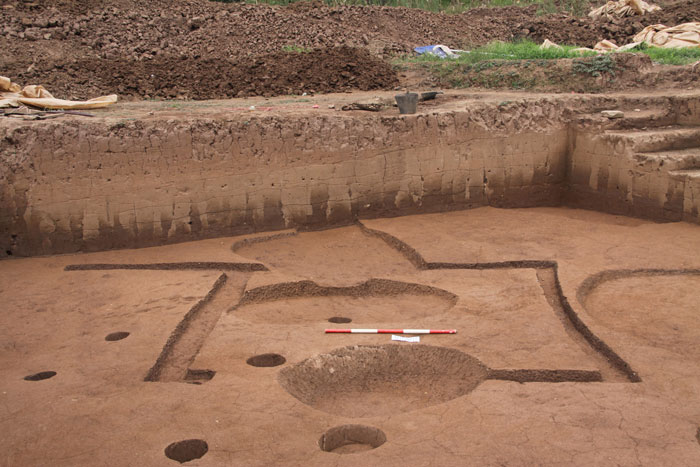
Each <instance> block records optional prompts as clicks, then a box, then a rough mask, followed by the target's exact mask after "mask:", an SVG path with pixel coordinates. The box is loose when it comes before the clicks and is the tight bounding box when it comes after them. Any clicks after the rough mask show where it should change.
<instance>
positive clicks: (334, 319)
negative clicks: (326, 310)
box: [328, 316, 352, 324]
mask: <svg viewBox="0 0 700 467" xmlns="http://www.w3.org/2000/svg"><path fill="white" fill-rule="evenodd" d="M328 322H329V323H336V324H346V323H352V319H350V318H345V317H343V316H334V317H332V318H328Z"/></svg>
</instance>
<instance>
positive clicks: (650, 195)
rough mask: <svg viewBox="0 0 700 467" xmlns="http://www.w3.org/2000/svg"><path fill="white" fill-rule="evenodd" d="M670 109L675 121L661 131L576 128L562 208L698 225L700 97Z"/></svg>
mask: <svg viewBox="0 0 700 467" xmlns="http://www.w3.org/2000/svg"><path fill="white" fill-rule="evenodd" d="M667 105H669V106H670V107H671V110H672V111H673V112H672V113H671V114H670V117H671V118H670V120H669V119H668V117H667V118H666V119H665V120H664V121H663V122H661V123H662V124H660V125H659V126H658V127H656V126H653V125H650V126H648V127H647V126H643V127H642V128H641V129H640V128H631V129H628V131H627V132H626V131H624V130H623V131H615V130H612V131H611V132H604V131H600V128H597V127H590V128H576V129H575V130H574V131H573V134H572V136H571V138H572V150H571V154H570V157H569V162H568V164H567V166H568V169H567V181H566V184H567V190H566V194H565V197H564V204H566V205H568V206H572V207H577V208H585V209H595V210H601V211H605V212H610V213H614V214H624V215H628V216H634V217H644V218H649V219H654V220H658V221H687V222H693V223H700V214H699V212H700V98H688V99H682V100H681V99H673V100H671V101H669V102H668V103H667ZM639 126H642V124H640V125H639ZM640 130H641V131H640Z"/></svg>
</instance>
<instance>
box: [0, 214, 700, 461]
mask: <svg viewBox="0 0 700 467" xmlns="http://www.w3.org/2000/svg"><path fill="white" fill-rule="evenodd" d="M699 230H700V227H699V226H697V225H691V224H687V223H673V224H655V223H652V222H648V221H643V220H638V219H631V218H626V217H621V216H613V215H607V214H601V213H595V212H590V211H579V210H573V209H561V208H535V209H511V210H500V209H494V208H480V209H474V210H471V211H462V212H453V213H443V214H430V215H419V216H408V217H399V218H393V219H375V220H368V221H363V226H362V228H360V227H358V226H351V227H345V228H340V229H334V230H325V231H319V232H309V233H299V234H295V233H294V232H286V233H285V234H284V235H280V234H274V235H271V236H270V238H269V239H266V238H265V235H264V234H257V235H256V236H254V237H253V238H255V239H256V240H255V241H247V242H240V240H241V237H238V238H221V239H212V240H203V241H199V242H192V243H181V244H177V245H170V246H162V247H156V248H146V249H140V250H121V251H108V252H101V253H90V254H82V255H64V256H58V257H44V258H30V259H19V260H7V261H2V262H0V298H1V299H2V303H3V313H2V314H0V344H1V345H2V347H1V348H2V352H0V368H2V370H1V374H2V378H0V398H1V399H0V400H1V401H2V404H0V408H1V409H0V410H1V412H0V431H1V432H2V433H3V436H2V437H0V449H1V450H2V452H3V456H2V458H1V459H0V464H2V465H8V466H11V465H12V466H14V465H47V464H51V465H57V466H62V465H71V466H81V465H91V466H92V465H148V466H150V465H177V464H176V461H177V462H185V461H189V460H192V464H191V465H202V466H205V465H212V466H213V465H246V466H248V465H250V466H267V465H299V466H302V465H303V466H316V465H319V466H321V465H323V466H325V465H339V466H348V467H349V466H351V465H367V466H375V465H376V466H392V465H397V466H398V465H404V464H405V459H407V458H410V459H411V463H412V464H414V465H417V466H428V465H445V466H452V465H454V466H458V465H459V466H461V465H465V464H474V465H586V466H588V465H674V466H675V465H681V466H691V465H697V464H698V463H699V462H700V446H699V445H698V442H697V438H696V435H697V432H698V425H700V404H699V403H698V400H700V399H699V398H698V396H699V395H700V378H699V377H698V375H700V368H699V367H698V348H697V341H698V336H699V335H700V322H699V321H698V319H697V316H696V315H697V307H696V303H697V300H698V299H699V298H700V296H699V295H698V287H697V285H698V277H700V256H698V252H700V235H699V234H698V233H699ZM234 243H235V244H236V245H237V247H236V250H235V252H234V251H232V248H231V245H232V244H234ZM400 245H405V246H407V247H410V251H411V252H412V253H411V254H408V253H407V252H408V251H409V250H408V249H405V248H404V249H400V248H398V247H399V246H400ZM659 245H663V248H660V247H659ZM358 252H362V253H363V254H358ZM251 260H259V261H262V262H263V264H264V265H265V266H266V267H267V269H268V270H259V271H257V272H251V271H235V270H231V269H228V270H221V269H217V266H216V264H222V263H223V262H226V263H231V264H238V263H249V262H250V261H251ZM168 261H172V262H178V263H180V264H182V262H196V263H198V264H211V265H212V268H213V269H211V270H205V271H203V270H197V271H192V270H189V271H188V270H169V271H148V270H135V269H134V270H114V269H112V270H79V269H76V268H73V270H66V269H65V267H66V266H68V265H72V264H78V265H89V264H96V263H97V264H110V263H122V264H124V263H127V264H134V265H135V264H138V263H153V262H160V263H164V262H168ZM533 261H534V262H533ZM215 262H217V263H215ZM416 264H418V265H419V266H416ZM421 264H422V265H424V266H420V265H421ZM427 264H431V265H437V264H450V265H451V267H450V268H449V269H441V268H434V267H432V266H431V267H430V268H426V266H425V265H427ZM346 265H348V266H347V267H346ZM459 265H461V269H460V268H459ZM482 266H483V267H486V266H488V268H482ZM309 282H311V283H316V285H317V286H316V288H315V289H313V288H309V287H308V286H307V287H302V286H300V285H299V284H305V283H309ZM285 284H286V285H285ZM289 284H297V285H299V286H298V287H293V286H290V285H289ZM402 284H403V285H402ZM416 284H418V285H420V287H417V286H416ZM400 285H402V286H400ZM269 287H274V288H275V290H276V291H277V293H275V294H267V295H261V294H260V293H258V291H260V290H262V289H265V288H268V290H269ZM304 291H306V292H304ZM406 291H409V293H406ZM303 293H306V295H303ZM246 297H257V298H256V300H253V301H251V300H250V299H248V300H247V299H246ZM439 297H444V298H443V299H440V300H438V298H439ZM448 297H453V298H451V299H449V300H447V298H448ZM422 300H425V303H422ZM412 302H413V303H416V304H417V305H418V307H417V308H416V309H415V310H418V312H417V313H416V312H414V311H415V310H413V309H412V307H411V303H412ZM241 303H242V304H243V305H238V304H241ZM237 305H238V306H237ZM423 306H430V307H432V308H433V310H434V311H433V313H429V314H426V313H424V312H423V311H424V310H423V309H422V307H423ZM567 310H568V311H567ZM333 317H344V318H346V319H350V320H351V322H350V323H345V324H336V323H334V322H332V321H331V322H329V321H330V320H331V318H333ZM572 317H574V318H576V319H579V320H580V324H579V325H577V326H576V325H574V322H573V321H572ZM581 325H583V326H584V327H583V328H581ZM329 327H343V328H353V327H354V328H375V327H377V328H386V327H399V328H407V327H411V328H457V330H458V332H457V334H454V335H432V336H422V338H421V342H420V343H419V344H409V343H393V344H392V343H391V341H390V340H389V339H390V338H389V336H386V335H371V334H365V335H358V334H352V335H351V334H344V335H341V334H336V335H331V334H325V333H324V332H323V331H324V329H325V328H329ZM580 329H587V330H588V331H589V332H590V333H591V335H592V336H595V337H596V338H597V339H600V341H601V342H604V343H605V344H606V345H607V346H608V349H610V351H612V352H615V354H616V355H618V356H619V358H621V359H622V360H623V361H624V362H626V363H627V364H629V365H630V367H631V368H632V369H633V370H634V373H625V372H624V371H621V368H620V367H619V366H616V365H615V364H614V362H613V361H612V360H610V359H609V356H610V354H607V353H605V352H602V351H601V347H599V346H598V347H596V346H594V345H592V341H591V340H590V336H589V337H586V336H585V335H584V334H583V333H581V332H580ZM154 368H158V369H159V371H157V372H154V371H153V369H154ZM632 376H635V377H636V379H634V378H632ZM144 379H146V381H144ZM640 379H641V381H639V380H640ZM633 381H639V382H633ZM169 459H172V460H169ZM194 459H197V460H196V461H195V460H194ZM188 465H190V464H188Z"/></svg>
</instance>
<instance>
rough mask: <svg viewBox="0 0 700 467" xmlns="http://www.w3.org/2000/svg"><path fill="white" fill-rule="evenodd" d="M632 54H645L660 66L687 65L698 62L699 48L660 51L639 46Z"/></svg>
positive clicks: (657, 48)
mask: <svg viewBox="0 0 700 467" xmlns="http://www.w3.org/2000/svg"><path fill="white" fill-rule="evenodd" d="M632 52H641V53H643V54H647V55H648V56H649V58H651V60H652V61H654V62H656V63H660V64H662V65H689V64H691V63H694V62H697V61H698V60H700V48H697V47H686V48H683V49H662V48H661V47H649V46H647V45H646V44H641V45H640V46H638V47H635V48H634V49H632Z"/></svg>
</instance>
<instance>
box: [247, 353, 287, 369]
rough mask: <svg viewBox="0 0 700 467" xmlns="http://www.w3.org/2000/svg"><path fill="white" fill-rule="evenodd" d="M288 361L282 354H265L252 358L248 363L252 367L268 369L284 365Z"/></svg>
mask: <svg viewBox="0 0 700 467" xmlns="http://www.w3.org/2000/svg"><path fill="white" fill-rule="evenodd" d="M286 361H287V359H286V358H284V357H283V356H282V355H280V354H276V353H264V354H260V355H255V356H253V357H250V358H249V359H248V360H246V363H247V364H248V365H250V366H257V367H263V368H268V367H273V366H280V365H284V363H285V362H286Z"/></svg>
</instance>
